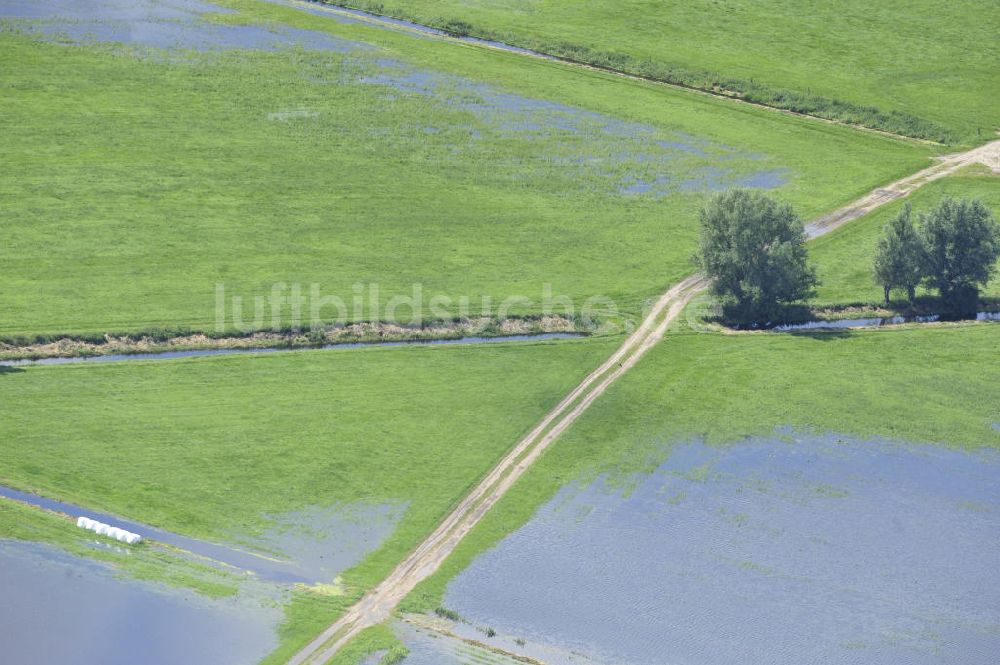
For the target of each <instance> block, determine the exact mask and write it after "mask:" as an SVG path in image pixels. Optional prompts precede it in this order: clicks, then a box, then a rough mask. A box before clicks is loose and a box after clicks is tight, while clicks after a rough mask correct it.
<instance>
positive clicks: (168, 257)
mask: <svg viewBox="0 0 1000 665" xmlns="http://www.w3.org/2000/svg"><path fill="white" fill-rule="evenodd" d="M223 4H226V5H230V6H236V7H239V8H241V9H242V12H243V13H242V14H240V15H239V17H238V20H239V21H246V22H261V21H262V22H267V21H275V22H280V23H285V24H288V25H294V26H296V27H303V28H311V29H315V30H319V31H324V32H328V33H331V34H334V35H336V36H338V37H341V38H343V39H348V40H355V41H360V42H364V43H365V44H367V46H365V47H359V48H357V49H356V50H355V51H352V52H350V53H348V54H340V53H334V52H322V53H321V52H309V51H302V50H285V51H278V52H250V51H247V52H229V53H214V54H204V53H202V54H187V55H185V56H183V57H176V56H171V57H159V56H157V55H155V54H154V55H152V56H143V55H141V54H137V53H135V52H133V51H131V50H129V49H121V48H116V47H110V46H83V47H81V46H65V45H56V44H47V43H38V42H34V41H32V40H31V39H29V38H27V37H25V36H19V35H17V34H15V33H14V32H13V31H11V30H7V31H3V32H0V53H2V58H3V60H4V62H6V63H8V64H9V66H6V67H4V68H3V70H2V71H0V84H2V85H3V87H4V90H5V93H4V116H5V119H6V121H7V122H6V123H5V127H6V128H7V131H6V132H5V137H4V141H3V143H2V145H0V164H3V166H2V167H0V168H2V169H3V173H4V177H3V178H2V179H0V197H2V198H3V200H4V205H3V209H2V211H0V216H2V221H3V224H4V227H5V229H6V232H5V237H6V240H5V242H4V244H3V247H2V249H0V265H2V266H3V269H2V271H0V278H2V282H3V284H4V288H3V289H2V290H0V309H2V311H3V312H4V317H3V321H2V322H0V336H3V337H8V338H9V337H12V336H18V335H21V336H25V337H34V336H36V335H43V336H44V335H58V334H67V333H73V334H87V333H89V334H95V333H96V334H101V333H105V332H121V331H125V332H136V331H142V330H148V329H154V328H187V329H193V330H212V329H213V328H214V326H215V319H216V317H215V285H216V284H217V283H224V284H225V286H226V289H227V294H228V295H230V296H232V295H239V296H243V297H244V298H245V299H251V298H252V297H253V296H258V295H260V296H266V295H268V294H269V293H270V290H271V285H272V284H274V283H278V282H284V283H286V284H294V283H298V284H302V285H303V286H304V288H306V289H308V286H309V285H310V284H312V283H317V284H319V285H320V288H321V291H322V294H323V295H331V294H334V295H339V296H340V297H341V298H343V299H344V301H345V302H347V303H351V299H352V297H353V295H355V294H354V291H353V290H352V287H353V285H355V284H370V283H377V284H378V285H379V287H380V293H381V300H382V303H383V304H384V303H385V302H386V301H387V300H388V299H389V298H390V297H392V296H395V295H410V294H412V289H411V286H412V284H414V283H420V284H422V286H423V293H424V294H426V295H425V298H429V297H430V296H431V295H436V294H444V295H448V296H451V297H452V298H454V299H456V301H457V298H458V297H460V296H463V295H466V296H469V297H470V298H471V299H472V306H473V313H475V311H476V308H477V306H478V304H479V298H480V296H483V295H487V296H490V297H492V299H493V303H494V306H496V304H497V303H499V302H500V301H502V300H503V299H504V298H506V297H508V296H511V295H517V294H520V295H525V296H527V297H529V298H532V299H533V300H534V301H535V302H534V304H533V305H531V306H526V307H520V308H519V309H520V311H524V312H527V313H537V312H538V311H539V310H540V305H539V300H540V299H541V290H542V285H543V284H544V283H551V284H552V289H553V293H555V294H565V295H567V296H569V297H571V298H573V299H574V301H575V302H576V304H577V306H578V307H579V306H580V304H581V303H582V302H583V300H584V299H586V298H587V297H590V296H592V295H598V294H601V295H605V296H608V297H610V298H612V299H613V300H614V301H615V302H616V303H617V304H618V306H619V308H620V309H622V310H624V311H627V312H630V313H633V314H635V313H638V312H639V311H640V310H641V307H642V303H643V302H644V301H645V300H646V299H647V298H648V297H650V296H652V295H654V294H656V293H658V292H660V291H661V290H662V289H663V288H664V287H665V286H666V285H667V284H669V283H671V282H674V281H677V280H678V279H680V278H681V277H683V276H684V275H686V274H688V273H689V272H690V270H691V266H690V263H689V261H688V257H689V255H690V253H691V251H692V250H693V248H694V241H695V235H696V229H695V219H696V211H697V209H698V207H699V206H700V205H701V203H702V202H703V201H704V197H705V192H704V191H691V192H683V191H675V192H673V193H671V194H669V195H667V196H664V197H662V198H657V197H655V196H653V195H652V194H643V193H638V194H635V193H633V194H628V193H622V192H621V189H622V187H623V186H627V184H628V183H630V182H634V181H635V180H654V179H655V178H656V177H657V176H667V177H668V178H670V179H671V180H670V181H671V182H673V183H675V184H679V183H683V182H684V181H685V179H691V178H693V179H695V180H697V179H698V178H703V177H705V176H706V174H710V173H711V171H710V169H713V168H715V169H728V170H730V173H729V175H731V176H732V177H734V178H738V177H742V176H745V175H749V174H752V173H755V172H760V171H765V172H766V171H774V170H777V171H779V172H780V173H783V174H784V177H786V178H787V180H788V182H787V184H785V185H784V186H782V187H780V188H779V189H778V190H777V191H776V194H777V195H778V196H781V197H783V198H787V199H789V200H790V201H792V202H793V203H795V204H796V205H797V206H798V208H799V209H800V210H801V211H802V213H803V214H804V215H807V216H809V215H815V214H818V213H820V212H823V211H826V210H829V209H832V208H834V207H836V206H838V205H841V204H844V203H846V202H848V201H850V200H852V199H853V198H856V197H858V196H860V195H862V194H864V193H865V192H867V191H868V190H870V189H871V188H872V187H874V186H876V185H878V184H880V183H884V182H887V181H890V180H893V179H895V178H897V177H900V176H903V175H905V174H907V173H910V172H913V171H915V170H917V169H918V168H920V167H922V166H924V165H926V164H927V157H928V156H930V155H931V154H932V152H933V150H932V149H931V148H928V147H926V146H918V145H914V144H909V143H905V142H902V141H898V140H894V139H890V138H885V137H881V136H876V135H872V134H866V133H862V132H858V131H855V130H852V129H850V128H844V127H838V126H832V125H829V124H826V123H821V122H817V121H814V120H809V119H802V118H795V117H790V116H786V115H781V114H776V113H773V112H771V111H768V110H761V109H755V108H751V107H747V106H741V105H738V104H735V103H733V102H729V101H725V100H720V99H716V98H711V97H706V96H704V95H700V94H696V93H690V92H684V91H679V90H670V89H666V88H664V87H662V86H657V85H653V84H647V83H641V82H634V81H626V80H622V79H621V78H620V77H615V76H611V75H608V74H602V73H598V72H591V71H581V70H579V69H576V68H572V67H569V66H567V65H562V64H558V63H552V62H543V61H536V60H533V59H528V58H523V57H519V56H516V55H512V54H503V53H497V52H493V51H489V50H485V49H479V48H473V47H469V46H464V45H460V44H454V43H445V42H441V41H440V40H431V39H420V38H414V37H412V36H409V35H404V34H399V33H395V32H391V31H386V30H382V29H379V28H374V27H370V26H365V25H350V24H340V23H337V22H336V21H334V20H330V19H324V18H321V17H317V16H312V15H309V14H305V13H303V12H300V11H297V10H294V9H291V8H286V7H279V6H273V5H266V4H261V3H251V2H237V1H233V0H224V2H223ZM226 20H228V21H233V20H234V19H232V18H228V19H226ZM385 59H390V60H394V61H397V62H399V63H404V66H405V67H408V68H411V69H413V70H417V71H418V74H417V77H416V78H417V80H418V81H420V80H423V79H422V78H421V77H422V76H424V74H421V73H420V72H430V76H432V77H433V76H436V75H437V74H441V75H447V76H451V77H454V76H458V77H464V80H465V82H462V80H460V79H455V78H445V79H441V80H443V81H444V82H443V83H441V84H440V86H439V87H438V88H437V89H436V91H435V94H421V93H420V92H414V91H410V92H405V91H402V90H398V89H395V88H393V87H391V86H390V85H385V84H375V83H368V84H364V83H360V82H358V79H360V78H362V77H364V76H366V75H372V74H375V75H376V76H377V75H380V73H381V74H385V72H384V70H382V69H380V67H382V65H380V64H379V61H380V60H382V61H384V60H385ZM435 80H438V79H435ZM480 83H482V84H486V85H488V86H491V87H492V88H495V89H497V90H501V91H503V92H506V93H510V94H514V95H524V96H525V97H527V98H529V99H531V100H545V101H544V103H542V104H539V105H536V106H533V107H532V109H533V110H529V111H523V110H518V109H517V108H514V109H511V108H507V107H505V106H504V103H501V104H500V106H499V107H498V108H496V109H494V110H493V111H491V112H490V113H483V112H479V111H476V110H475V109H470V107H469V106H468V104H467V102H468V100H469V99H470V98H471V99H473V100H475V99H476V98H477V97H478V96H479V95H480V94H481V91H477V90H476V89H475V86H476V85H478V84H480ZM470 86H471V87H470ZM149 89H155V90H156V94H155V95H151V94H148V90H149ZM505 99H507V100H508V101H507V102H506V105H507V106H513V107H516V106H517V103H512V102H510V101H509V100H510V99H511V98H505ZM549 102H554V103H558V104H565V105H568V106H571V107H573V109H581V110H583V111H585V112H588V113H589V112H596V113H602V114H608V115H609V116H611V117H609V118H604V117H595V116H588V115H586V114H583V115H582V119H580V116H574V117H576V120H574V122H576V123H577V124H576V128H575V129H573V128H566V127H565V126H563V125H565V122H564V121H565V118H566V117H568V116H567V114H569V115H573V114H574V113H576V111H573V109H569V110H565V109H562V110H556V111H553V110H552V109H551V108H548V107H546V106H545V105H546V104H548V103H549ZM491 103H493V102H491ZM529 106H530V105H529ZM539 107H541V108H540V109H539ZM359 109H362V110H363V112H362V113H359V112H358V110H359ZM577 121H578V122H577ZM619 122H626V123H634V124H632V125H629V127H630V128H631V129H629V130H628V131H632V130H635V131H637V132H639V133H638V134H636V135H635V136H631V137H629V136H628V135H622V134H615V133H608V132H607V131H606V130H605V128H606V126H607V125H608V123H619ZM636 127H640V128H641V130H638V129H636ZM657 140H664V141H674V142H680V143H688V144H691V145H693V146H694V148H695V149H694V150H693V151H688V152H684V151H683V150H681V149H677V148H669V147H666V148H664V147H660V146H657V144H656V141H657ZM727 177H728V176H727ZM696 189H697V187H696ZM244 306H245V311H246V315H247V317H248V318H249V316H250V311H251V309H252V307H251V306H250V305H249V303H247V302H245V303H244ZM452 309H453V310H454V309H456V307H455V305H454V304H453V305H452ZM288 314H289V312H288V310H285V317H284V320H288ZM323 314H324V315H325V316H327V317H332V316H333V313H332V312H331V311H329V310H326V311H324V312H323ZM352 318H353V317H352ZM360 318H371V316H370V313H369V312H367V311H366V312H365V313H363V315H362V316H361V317H360ZM228 323H230V324H231V323H232V321H231V320H229V321H228Z"/></svg>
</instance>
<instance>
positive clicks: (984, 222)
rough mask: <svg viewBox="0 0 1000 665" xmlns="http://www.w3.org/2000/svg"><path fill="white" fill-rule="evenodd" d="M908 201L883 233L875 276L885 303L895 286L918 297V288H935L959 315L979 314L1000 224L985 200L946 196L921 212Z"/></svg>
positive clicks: (999, 251)
mask: <svg viewBox="0 0 1000 665" xmlns="http://www.w3.org/2000/svg"><path fill="white" fill-rule="evenodd" d="M918 218H919V221H918V222H917V223H914V221H913V213H912V210H911V208H910V204H909V203H907V204H906V205H905V206H904V207H903V209H902V210H901V211H900V212H899V214H898V215H896V216H895V217H894V218H893V219H892V220H891V221H890V222H889V223H888V224H886V226H885V229H884V230H883V232H882V237H881V238H880V239H879V243H878V248H877V249H876V252H875V265H874V272H875V281H876V283H878V284H879V285H880V286H881V287H882V290H883V293H884V296H885V304H886V305H888V304H889V296H890V295H891V292H892V290H893V289H905V291H906V295H907V298H908V299H909V300H910V302H913V300H914V298H915V297H916V291H917V287H918V286H920V285H924V286H926V287H928V288H932V289H936V290H937V291H938V293H940V295H941V300H942V302H943V304H944V306H945V307H946V308H948V309H949V310H950V311H951V312H952V313H954V314H957V315H960V316H962V315H968V314H970V313H975V311H976V309H977V306H978V304H979V289H980V287H982V286H985V285H986V283H987V282H989V281H990V278H991V277H992V276H993V274H994V272H995V271H996V262H997V259H998V258H1000V225H998V224H997V222H996V221H995V220H994V219H993V214H992V213H991V212H990V210H989V209H988V208H987V207H986V206H985V205H983V203H982V201H978V200H968V199H962V200H957V199H952V198H945V199H943V200H942V201H941V202H940V203H939V204H938V206H937V207H936V208H934V209H933V210H930V211H928V212H922V213H920V214H919V215H918Z"/></svg>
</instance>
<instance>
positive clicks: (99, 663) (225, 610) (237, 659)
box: [0, 540, 281, 665]
mask: <svg viewBox="0 0 1000 665" xmlns="http://www.w3.org/2000/svg"><path fill="white" fill-rule="evenodd" d="M0 594H2V598H3V601H2V602H0V661H2V662H4V663H11V664H12V665H13V664H16V665H52V664H53V663H59V665H134V664H135V663H141V664H142V665H177V664H178V663H184V664H185V665H247V664H248V663H254V662H257V661H258V660H260V659H261V658H262V657H264V656H265V655H267V654H268V653H269V652H270V651H271V650H272V649H274V647H275V646H277V637H276V632H275V626H276V625H277V623H278V622H279V621H280V619H281V612H280V610H278V609H277V608H273V607H272V608H268V607H265V606H261V605H259V604H258V603H257V602H255V601H252V600H247V599H243V600H233V599H226V600H209V599H205V598H203V597H200V596H196V595H195V594H192V593H190V592H187V593H185V592H179V591H174V590H170V589H167V588H165V587H161V586H159V585H155V584H147V583H141V582H136V581H132V580H124V579H120V578H118V577H116V576H115V574H114V572H113V571H112V570H111V569H109V568H108V567H106V566H104V565H101V564H98V563H95V562H92V561H87V560H84V559H80V558H77V557H74V556H70V555H67V554H64V553H62V552H60V551H58V550H55V549H53V548H50V547H48V546H45V545H41V544H37V543H24V542H19V541H9V540H0Z"/></svg>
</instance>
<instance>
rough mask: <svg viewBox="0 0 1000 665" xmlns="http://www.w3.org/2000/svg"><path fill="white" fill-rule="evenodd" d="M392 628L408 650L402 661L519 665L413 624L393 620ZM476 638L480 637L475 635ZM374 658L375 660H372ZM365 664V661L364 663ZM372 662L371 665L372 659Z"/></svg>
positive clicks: (412, 663)
mask: <svg viewBox="0 0 1000 665" xmlns="http://www.w3.org/2000/svg"><path fill="white" fill-rule="evenodd" d="M392 631H393V633H395V635H396V637H397V639H399V641H400V642H402V643H403V644H404V645H405V646H406V648H407V649H409V654H408V655H407V656H406V659H405V660H404V661H403V665H469V664H471V663H475V664H477V665H521V663H523V662H524V661H520V660H517V659H515V658H511V657H509V656H506V655H502V654H497V653H492V652H490V651H488V650H486V649H481V648H478V647H475V646H472V645H470V644H466V643H465V642H462V641H461V640H457V639H454V638H450V637H446V636H442V635H439V634H438V633H435V632H433V631H429V630H425V629H423V628H417V627H415V626H413V625H411V624H408V623H405V622H403V621H394V622H393V623H392ZM479 638H484V636H483V635H479ZM376 662H377V661H376ZM365 665H367V663H366V664H365ZM373 665H375V664H374V663H373Z"/></svg>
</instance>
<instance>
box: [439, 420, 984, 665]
mask: <svg viewBox="0 0 1000 665" xmlns="http://www.w3.org/2000/svg"><path fill="white" fill-rule="evenodd" d="M789 439H794V441H792V440H789ZM998 472H1000V455H997V454H996V453H994V452H987V453H970V452H961V451H955V450H947V449H942V448H938V447H931V446H916V445H909V444H904V443H895V442H890V441H885V440H856V439H851V438H847V437H838V436H836V435H826V436H815V435H795V436H783V437H781V438H779V439H774V440H763V439H756V440H749V441H746V442H741V443H738V444H732V445H725V446H705V445H703V444H697V443H692V444H686V445H679V446H677V447H676V448H675V449H673V450H672V452H671V453H670V454H669V456H668V458H667V459H666V461H665V462H664V463H663V464H662V465H661V466H660V467H659V469H657V471H656V472H655V473H652V474H650V475H637V476H634V477H632V478H631V479H630V480H629V481H628V482H626V483H625V486H622V485H621V484H617V483H616V484H614V485H610V484H608V482H607V481H606V480H602V479H599V480H597V481H595V482H594V483H592V484H590V485H587V486H585V487H580V486H570V487H567V488H565V489H564V490H562V491H561V492H560V493H559V495H558V496H557V497H556V498H554V499H553V500H552V501H551V502H550V503H549V504H547V505H546V506H544V507H543V508H542V509H541V510H539V512H538V513H537V515H536V516H535V517H534V518H533V519H532V520H531V521H530V522H529V523H528V524H527V525H525V526H524V527H523V528H521V529H520V530H518V531H517V532H515V533H513V534H511V535H510V536H508V537H507V538H506V539H504V540H503V541H502V542H501V543H500V544H499V545H498V546H497V547H496V548H494V549H492V550H490V551H488V552H486V553H484V554H482V555H481V556H480V557H479V558H478V559H477V560H476V561H475V562H474V563H473V564H472V565H471V566H470V567H469V568H468V569H467V570H466V571H465V572H463V573H461V574H460V575H459V576H458V577H457V578H456V579H455V580H454V581H453V582H452V583H451V585H450V586H449V587H448V591H447V594H446V597H445V604H446V605H447V607H448V608H450V609H453V610H455V611H457V612H458V613H459V614H460V615H461V616H462V617H463V618H464V619H466V620H468V621H469V622H471V623H472V624H473V625H476V626H490V627H492V628H494V629H495V630H496V632H497V633H498V635H504V636H507V637H510V636H520V637H522V638H524V639H526V640H527V641H528V642H537V643H540V644H549V645H553V646H557V647H560V648H563V649H566V650H569V651H576V652H579V653H582V654H584V655H587V656H590V657H592V658H594V659H595V660H596V661H597V662H601V663H606V664H614V665H626V664H627V665H648V664H652V663H678V662H680V663H692V664H702V663H703V664H705V665H708V664H710V663H720V662H768V663H789V664H792V663H802V662H823V663H860V662H865V663H890V662H892V663H895V662H905V663H913V664H918V663H921V664H922V663H969V664H985V663H988V662H991V660H992V658H993V657H994V656H995V655H996V654H997V653H998V652H1000V577H998V575H1000V573H998V570H997V566H996V564H997V561H998V560H1000V483H998V482H997V480H996V479H997V477H998V476H997V474H998ZM487 642H488V640H487Z"/></svg>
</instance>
